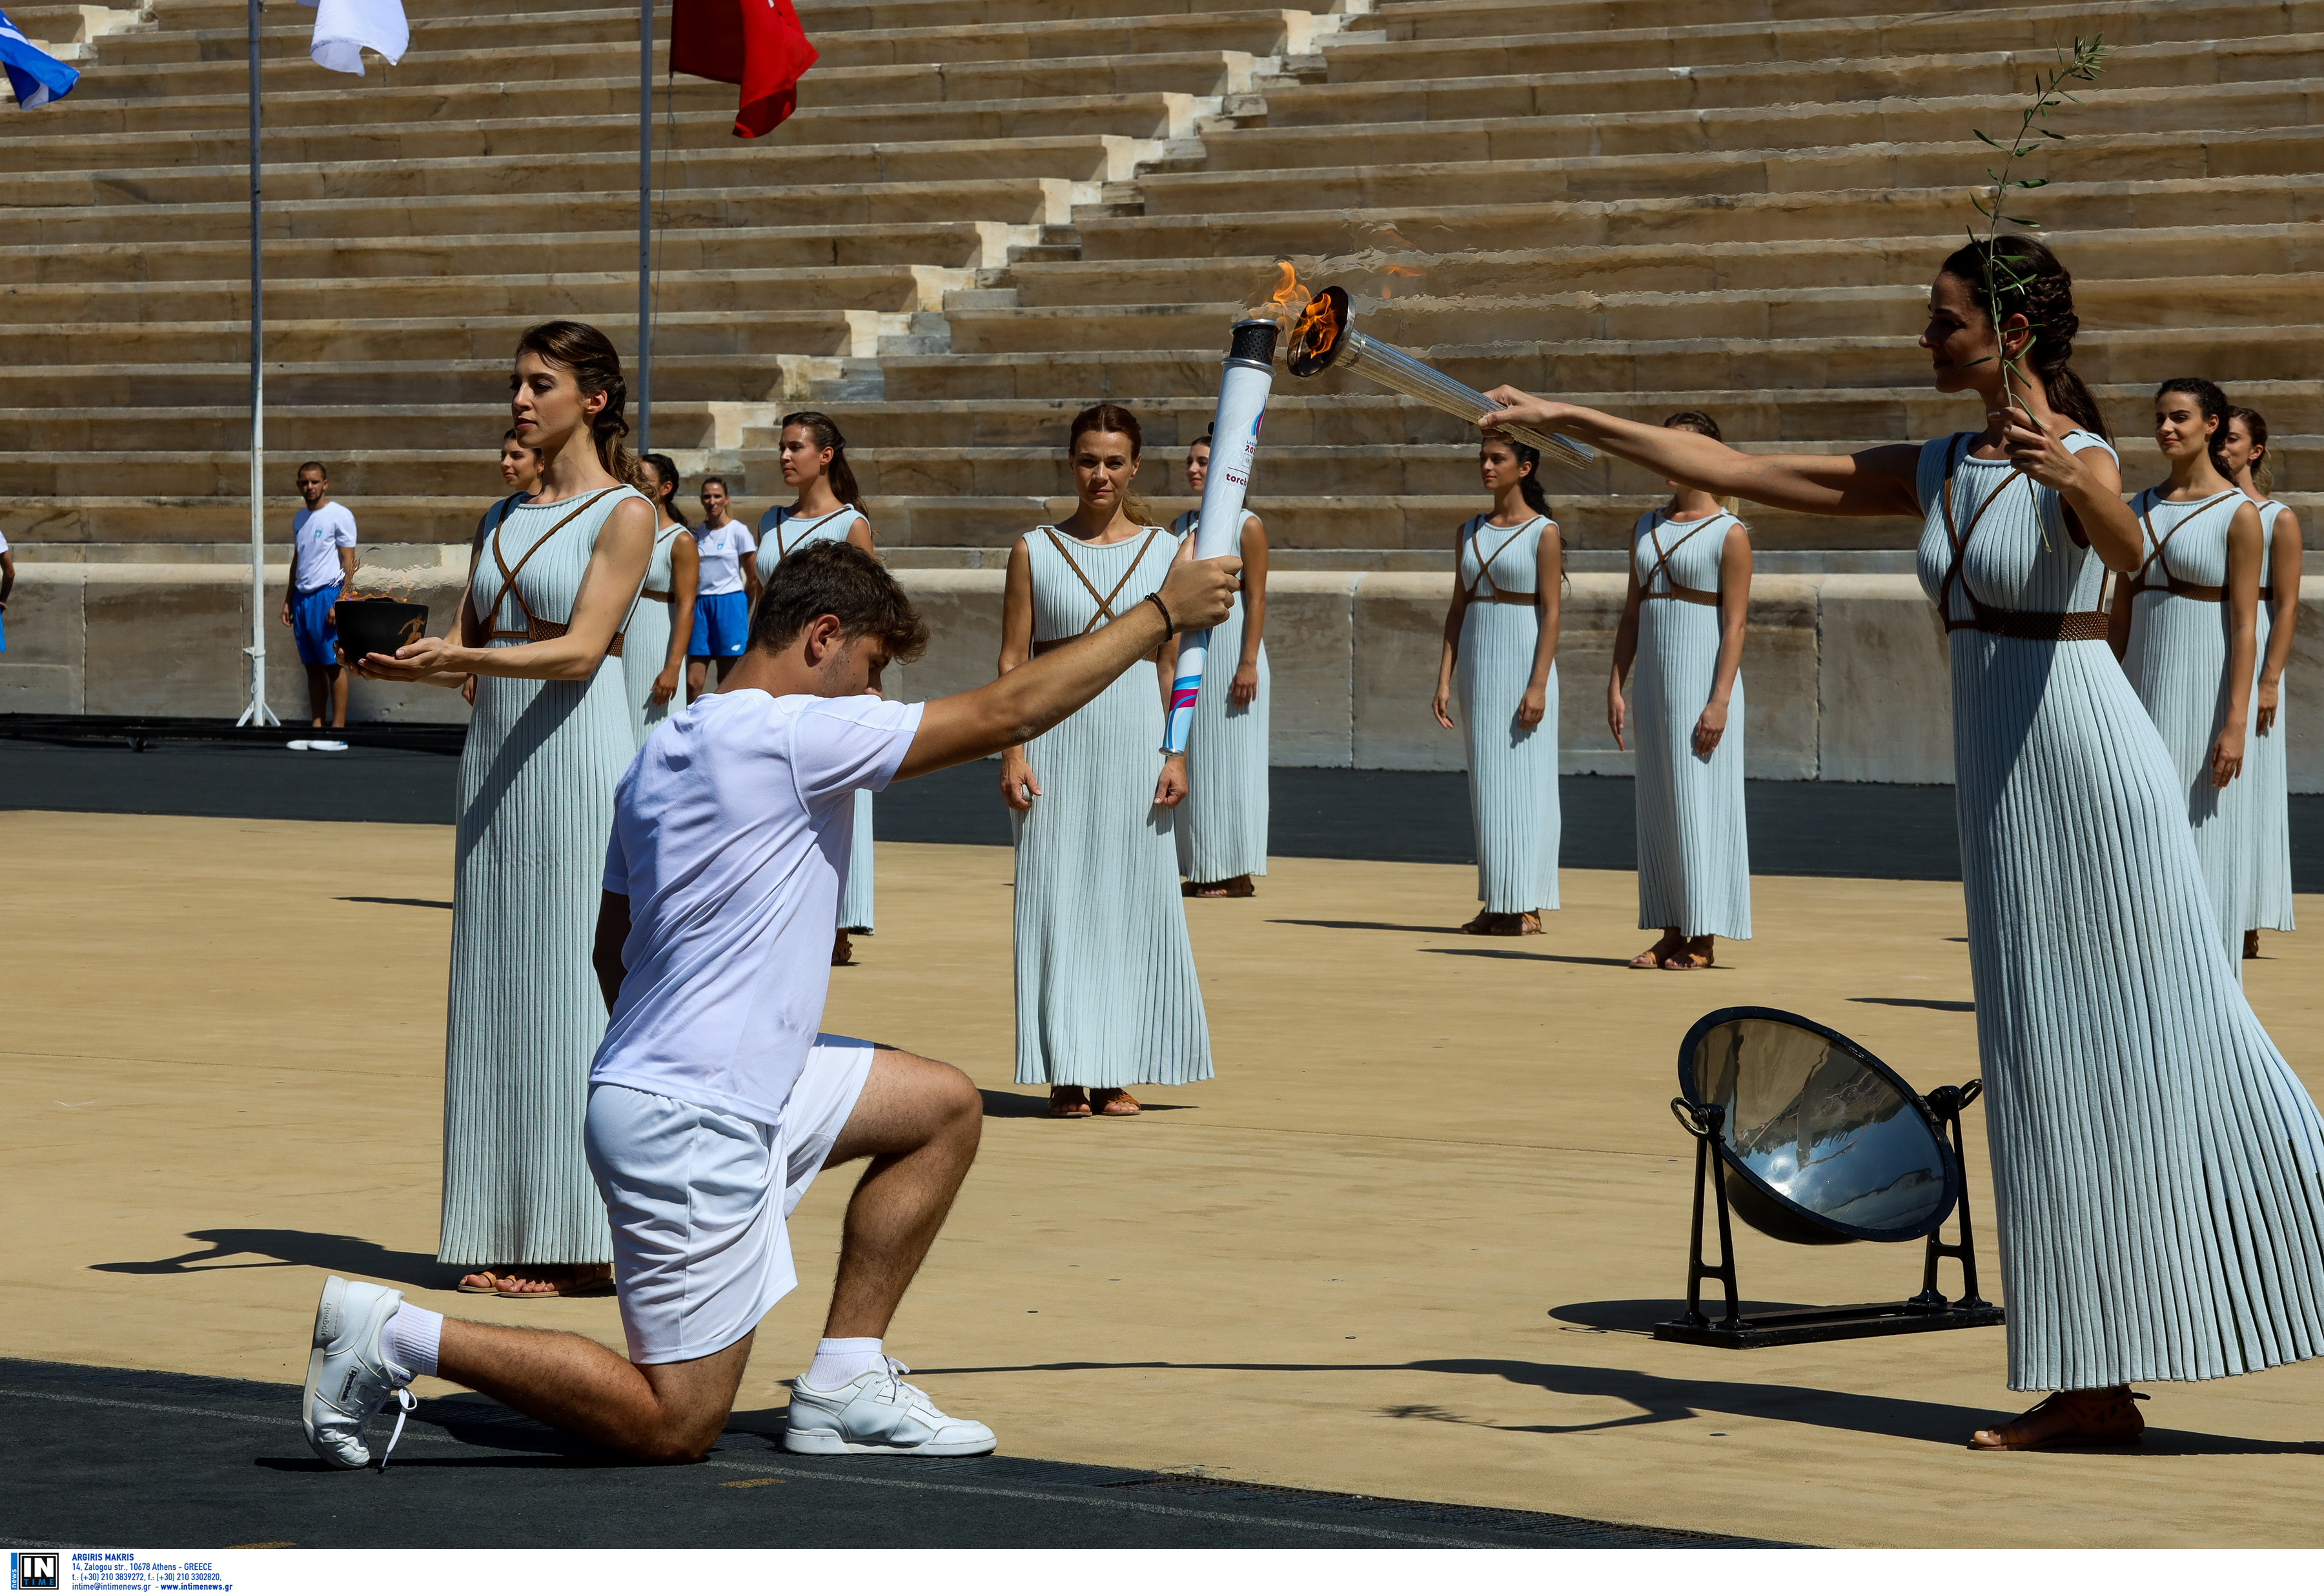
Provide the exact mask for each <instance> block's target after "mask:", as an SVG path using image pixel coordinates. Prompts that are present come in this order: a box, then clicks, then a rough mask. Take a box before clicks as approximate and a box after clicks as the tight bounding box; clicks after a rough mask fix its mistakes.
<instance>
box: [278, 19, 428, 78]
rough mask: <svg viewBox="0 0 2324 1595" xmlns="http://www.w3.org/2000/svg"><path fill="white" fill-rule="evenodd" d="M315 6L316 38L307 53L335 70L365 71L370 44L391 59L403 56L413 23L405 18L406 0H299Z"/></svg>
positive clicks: (322, 64) (408, 42) (318, 64)
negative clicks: (404, 1)
mask: <svg viewBox="0 0 2324 1595" xmlns="http://www.w3.org/2000/svg"><path fill="white" fill-rule="evenodd" d="M299 4H300V5H311V6H313V7H314V8H315V39H314V42H313V43H312V44H310V45H309V46H308V47H307V53H308V54H309V55H311V56H313V57H314V58H315V64H316V65H317V66H318V67H326V68H328V69H330V70H332V71H334V72H353V73H354V74H355V76H356V77H358V78H360V77H362V76H363V75H364V64H363V52H364V49H365V48H366V47H368V48H370V49H373V50H376V51H379V52H380V54H382V55H383V56H385V57H387V59H388V60H389V61H390V62H391V63H393V62H395V61H400V60H402V59H403V52H404V50H405V49H406V48H407V47H408V46H409V45H410V43H411V24H410V23H407V22H405V21H404V20H403V0H299Z"/></svg>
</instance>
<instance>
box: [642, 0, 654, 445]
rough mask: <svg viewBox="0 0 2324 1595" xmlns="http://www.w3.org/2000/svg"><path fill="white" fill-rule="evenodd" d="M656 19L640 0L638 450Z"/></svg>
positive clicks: (649, 378) (649, 299)
mask: <svg viewBox="0 0 2324 1595" xmlns="http://www.w3.org/2000/svg"><path fill="white" fill-rule="evenodd" d="M653 23H654V0H638V452H639V453H640V454H644V453H646V452H647V451H648V450H650V448H652V447H653V76H654V73H653Z"/></svg>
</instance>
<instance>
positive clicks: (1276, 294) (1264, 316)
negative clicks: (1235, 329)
mask: <svg viewBox="0 0 2324 1595" xmlns="http://www.w3.org/2000/svg"><path fill="white" fill-rule="evenodd" d="M1275 269H1276V272H1277V276H1276V281H1275V288H1274V291H1273V292H1272V293H1271V294H1269V295H1268V298H1266V299H1265V300H1260V301H1259V303H1258V304H1256V305H1253V306H1251V307H1250V309H1248V310H1246V311H1244V312H1243V314H1244V316H1245V318H1248V319H1251V320H1261V321H1273V322H1275V323H1276V324H1277V326H1279V327H1284V328H1286V330H1287V329H1288V328H1289V327H1290V326H1291V323H1292V320H1293V318H1295V317H1296V316H1297V315H1298V314H1299V309H1300V307H1301V306H1303V305H1305V303H1306V302H1307V297H1308V296H1307V289H1306V286H1305V284H1304V283H1302V282H1301V281H1299V269H1298V268H1297V267H1296V266H1294V265H1293V264H1292V263H1290V262H1289V261H1287V260H1285V259H1283V258H1281V257H1280V256H1278V257H1277V260H1276V263H1275Z"/></svg>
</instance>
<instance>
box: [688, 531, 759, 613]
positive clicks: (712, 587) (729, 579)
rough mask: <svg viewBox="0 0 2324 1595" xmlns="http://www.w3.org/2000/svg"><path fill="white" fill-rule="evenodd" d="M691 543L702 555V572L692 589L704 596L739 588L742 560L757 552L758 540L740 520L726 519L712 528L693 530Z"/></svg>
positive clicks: (738, 589) (713, 596)
mask: <svg viewBox="0 0 2324 1595" xmlns="http://www.w3.org/2000/svg"><path fill="white" fill-rule="evenodd" d="M694 546H695V549H696V551H697V552H698V553H700V555H701V556H702V575H701V578H700V581H699V583H698V585H696V588H695V591H696V594H698V595H700V596H702V597H705V598H715V597H717V596H718V595H720V594H721V593H739V592H741V591H742V561H743V560H744V559H746V558H749V557H750V556H751V555H752V554H755V553H757V552H758V549H759V539H756V538H754V537H752V535H751V529H750V528H749V527H747V526H745V525H743V524H742V522H741V521H728V522H727V523H726V524H725V525H724V526H722V527H720V528H718V529H717V530H715V531H713V530H710V529H709V528H708V527H705V526H697V527H696V528H695V529H694Z"/></svg>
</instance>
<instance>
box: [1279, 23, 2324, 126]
mask: <svg viewBox="0 0 2324 1595" xmlns="http://www.w3.org/2000/svg"><path fill="white" fill-rule="evenodd" d="M1545 42H1546V45H1547V47H1546V48H1545V49H1544V50H1543V51H1541V52H1540V55H1541V61H1542V64H1541V65H1540V66H1538V67H1537V68H1536V69H1533V70H1525V69H1511V68H1512V66H1513V64H1514V62H1515V61H1516V60H1518V59H1522V58H1523V57H1524V55H1525V46H1524V44H1523V43H1522V42H1521V41H1511V42H1510V43H1509V44H1508V45H1507V46H1506V47H1502V48H1496V49H1494V50H1492V51H1489V53H1488V54H1487V55H1485V56H1483V57H1480V58H1479V59H1477V60H1473V61H1471V62H1469V65H1471V66H1472V67H1476V68H1490V69H1479V70H1473V71H1464V70H1462V69H1460V63H1459V62H1457V61H1455V62H1448V63H1447V65H1448V66H1451V67H1453V68H1454V69H1452V70H1449V71H1447V72H1446V73H1445V74H1444V75H1443V76H1441V77H1437V76H1428V75H1426V60H1427V47H1425V46H1415V47H1412V50H1413V57H1414V60H1413V68H1414V69H1413V70H1412V71H1410V72H1407V73H1405V74H1401V75H1399V76H1397V78H1393V79H1391V80H1379V81H1376V80H1360V81H1355V82H1342V81H1337V80H1333V81H1327V82H1323V83H1314V84H1298V85H1293V86H1286V87H1285V88H1282V89H1281V90H1280V91H1276V90H1270V91H1269V93H1268V125H1269V126H1276V127H1289V126H1298V125H1309V126H1313V125H1318V124H1342V123H1369V122H1402V121H1433V120H1437V119H1439V118H1446V119H1466V118H1473V117H1479V116H1509V117H1520V116H1535V115H1594V114H1614V113H1625V112H1627V113H1633V114H1635V113H1639V112H1651V111H1711V110H1718V109H1729V108H1736V107H1741V106H1775V105H1787V104H1801V103H1809V104H1832V103H1837V102H1846V101H1863V100H1879V99H1886V98H1890V97H1905V98H1914V99H1947V98H1954V97H1964V96H2015V95H2023V94H2026V93H2029V92H2030V91H2031V88H2032V86H2033V77H2034V74H2035V73H2037V72H2039V71H2041V70H2043V69H2047V68H2051V67H2054V65H2055V64H2056V56H2055V55H2054V53H2053V52H2052V50H2051V49H2050V48H2049V47H2048V46H2047V45H2046V44H2045V45H2043V46H2041V47H2039V48H2034V49H2024V50H1978V51H1960V50H1955V51H1944V52H1940V53H1932V54H1928V55H1919V56H1909V57H1880V56H1865V55H1858V54H1855V53H1853V52H1851V53H1849V54H1847V55H1844V56H1842V57H1840V58H1839V59H1836V60H1749V61H1737V62H1732V63H1719V64H1711V65H1705V66H1701V67H1691V68H1674V67H1669V66H1664V65H1640V66H1636V67H1620V68H1613V69H1600V70H1575V69H1563V68H1561V67H1560V66H1558V65H1557V63H1558V62H1559V61H1561V60H1563V58H1564V52H1563V51H1560V50H1559V49H1557V48H1556V47H1555V41H1545ZM1344 48H1347V49H1354V50H1362V49H1364V48H1366V47H1365V46H1362V45H1349V46H1345V47H1344ZM1339 53H1340V52H1339V51H1325V55H1324V59H1325V60H1326V61H1330V60H1333V59H1334V58H1335V57H1336V56H1337V55H1338V54H1339ZM2319 62H2324V32H2319V33H2284V32H2274V33H2270V34H2267V35H2264V36H2259V37H2252V38H2243V39H2237V38H2227V39H2218V40H2202V41H2172V42H2169V43H2162V44H2140V45H2132V46H2130V47H2128V48H2126V49H2123V50H2119V51H2115V52H2114V53H2113V54H2112V55H2110V56H2109V57H2108V58H2107V64H2106V75H2105V79H2104V82H2105V87H2106V88H2107V89H2117V88H2174V89H2177V90H2179V91H2180V92H2181V94H2182V95H2184V96H2187V97H2189V98H2190V102H2191V100H2192V99H2194V98H2198V97H2199V96H2200V94H2201V92H2202V91H2205V90H2208V89H2210V88H2215V87H2220V86H2225V85H2229V84H2234V83H2241V82H2250V81H2255V80H2260V79H2280V78H2313V77H2316V76H2317V75H2318V73H2319ZM1987 131H1992V130H1990V129H1988V130H1987ZM1996 136H1997V137H1998V136H2000V134H1998V133H1997V134H1996Z"/></svg>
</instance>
